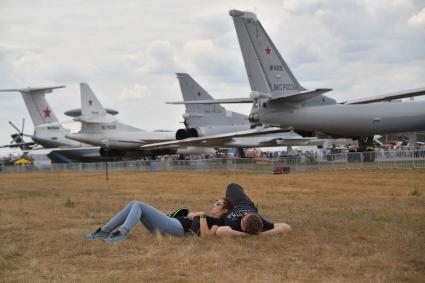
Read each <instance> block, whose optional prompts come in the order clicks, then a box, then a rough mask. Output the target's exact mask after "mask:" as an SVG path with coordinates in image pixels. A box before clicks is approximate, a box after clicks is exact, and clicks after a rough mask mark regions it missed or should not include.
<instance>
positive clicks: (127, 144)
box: [66, 83, 214, 157]
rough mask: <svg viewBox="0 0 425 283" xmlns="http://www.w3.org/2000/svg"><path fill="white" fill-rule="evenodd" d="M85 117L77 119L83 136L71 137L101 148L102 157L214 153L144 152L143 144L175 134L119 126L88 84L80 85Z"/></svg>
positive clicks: (169, 138) (196, 151)
mask: <svg viewBox="0 0 425 283" xmlns="http://www.w3.org/2000/svg"><path fill="white" fill-rule="evenodd" d="M80 91H81V115H80V116H78V117H75V118H74V120H75V121H78V122H81V131H80V132H79V133H72V134H67V135H66V137H67V138H69V139H72V140H75V141H79V142H84V143H88V144H91V145H95V146H99V147H100V154H101V155H102V156H126V157H142V156H146V157H153V156H156V155H168V154H191V153H192V154H195V153H197V154H199V153H212V152H214V151H212V150H209V149H206V148H188V149H180V150H176V149H165V150H144V149H142V148H140V146H141V145H144V144H150V143H158V142H163V141H170V140H175V136H174V132H171V131H145V130H142V129H139V128H136V127H133V126H129V125H126V124H123V123H119V122H118V119H117V118H115V117H113V116H112V115H110V114H108V113H107V111H106V110H105V108H104V107H103V106H102V104H101V103H100V101H99V100H98V99H97V97H96V95H95V94H94V92H93V91H92V90H91V89H90V87H89V85H88V84H87V83H81V84H80Z"/></svg>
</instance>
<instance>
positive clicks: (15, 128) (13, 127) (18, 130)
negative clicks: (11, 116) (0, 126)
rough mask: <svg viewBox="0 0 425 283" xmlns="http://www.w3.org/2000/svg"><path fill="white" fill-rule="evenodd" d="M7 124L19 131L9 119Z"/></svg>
mask: <svg viewBox="0 0 425 283" xmlns="http://www.w3.org/2000/svg"><path fill="white" fill-rule="evenodd" d="M9 124H10V125H11V126H12V127H13V128H14V129H15V130H16V131H17V132H18V133H21V132H20V131H19V129H18V127H16V126H15V124H13V123H12V122H11V121H9Z"/></svg>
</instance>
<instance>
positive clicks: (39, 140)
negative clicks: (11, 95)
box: [0, 86, 118, 162]
mask: <svg viewBox="0 0 425 283" xmlns="http://www.w3.org/2000/svg"><path fill="white" fill-rule="evenodd" d="M63 87H65V86H54V87H41V88H31V87H28V88H23V89H2V90H0V91H1V92H20V93H21V95H22V98H23V99H24V102H25V105H26V107H27V109H28V112H29V114H30V117H31V120H32V122H33V124H34V134H33V135H30V137H31V139H32V140H33V141H34V142H35V143H36V144H39V145H41V146H42V147H43V148H45V149H50V150H45V151H44V152H46V154H47V155H48V156H49V158H50V159H52V160H53V161H54V162H71V161H99V158H100V157H101V156H100V155H99V148H96V147H93V146H91V145H87V144H82V143H80V142H76V141H72V140H69V139H67V138H66V137H65V135H67V134H69V133H70V130H69V129H66V128H64V127H63V125H62V124H61V123H60V122H59V121H58V119H57V117H56V115H55V113H54V112H53V110H52V108H51V107H50V105H49V104H48V102H47V100H46V97H45V95H46V93H51V92H52V91H53V90H54V89H59V88H63ZM80 112H81V110H80V109H73V110H69V111H67V112H66V113H65V114H66V115H69V116H78V115H80ZM108 112H109V113H111V114H114V115H115V114H117V113H118V112H117V111H115V110H112V109H108ZM17 130H18V129H17ZM23 135H24V134H23V129H22V131H18V136H23ZM24 144H26V143H22V145H24ZM18 145H21V143H18ZM9 146H10V145H9Z"/></svg>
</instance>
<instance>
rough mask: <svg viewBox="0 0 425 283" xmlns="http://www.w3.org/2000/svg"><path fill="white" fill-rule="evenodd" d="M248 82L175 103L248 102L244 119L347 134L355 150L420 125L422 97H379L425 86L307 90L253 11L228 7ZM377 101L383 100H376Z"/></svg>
mask: <svg viewBox="0 0 425 283" xmlns="http://www.w3.org/2000/svg"><path fill="white" fill-rule="evenodd" d="M230 16H232V18H233V21H234V24H235V28H236V33H237V36H238V40H239V44H240V48H241V51H242V56H243V59H244V63H245V68H246V71H247V75H248V79H249V83H250V86H251V94H250V97H245V98H231V99H216V100H208V99H206V100H201V101H200V100H197V101H185V102H175V103H174V104H199V103H202V104H215V103H253V107H252V112H251V114H250V116H249V121H250V123H251V126H252V127H255V126H258V125H264V126H274V127H280V128H282V129H290V130H294V131H295V132H296V133H298V134H300V135H302V136H304V137H313V136H316V137H322V138H329V137H331V138H340V137H343V138H352V139H356V140H358V142H359V148H360V150H365V149H366V148H367V147H369V146H371V145H372V142H373V136H374V135H378V134H387V133H397V132H409V131H421V130H424V129H425V101H409V102H401V103H384V102H388V101H392V100H395V99H401V98H407V97H413V96H419V95H424V94H425V88H418V89H413V90H408V91H401V92H397V93H391V94H386V95H379V96H374V97H369V98H363V99H357V100H352V101H344V102H340V103H338V102H336V100H335V99H332V98H330V97H328V96H325V95H323V94H324V93H326V92H329V91H331V89H329V88H321V89H316V90H306V89H305V88H304V87H303V86H301V84H300V83H299V82H298V81H297V79H296V78H295V76H294V74H293V73H292V72H291V70H290V69H289V67H288V65H287V64H286V62H285V61H284V60H283V58H282V56H281V55H280V53H279V51H278V50H277V48H276V47H275V45H274V44H273V42H272V40H271V39H270V37H269V36H268V35H267V33H266V31H265V30H264V28H263V26H262V25H261V23H260V21H259V20H258V19H257V17H256V15H255V14H253V13H251V12H242V11H238V10H231V11H230ZM378 102H382V103H378Z"/></svg>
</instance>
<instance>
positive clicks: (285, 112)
mask: <svg viewBox="0 0 425 283" xmlns="http://www.w3.org/2000/svg"><path fill="white" fill-rule="evenodd" d="M258 114H259V116H260V121H261V123H263V124H266V125H272V126H279V127H283V128H286V127H292V128H294V129H296V130H302V131H311V132H319V133H325V134H329V135H331V136H335V137H367V136H372V135H376V134H389V133H399V132H410V131H422V130H425V101H415V102H399V103H398V102H391V103H388V102H383V103H374V104H359V105H344V104H333V105H324V106H310V107H296V106H293V105H292V106H287V107H283V106H282V105H280V106H279V107H277V105H276V106H274V107H273V105H270V106H269V107H268V108H263V109H261V111H259V112H258Z"/></svg>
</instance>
